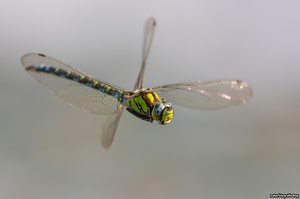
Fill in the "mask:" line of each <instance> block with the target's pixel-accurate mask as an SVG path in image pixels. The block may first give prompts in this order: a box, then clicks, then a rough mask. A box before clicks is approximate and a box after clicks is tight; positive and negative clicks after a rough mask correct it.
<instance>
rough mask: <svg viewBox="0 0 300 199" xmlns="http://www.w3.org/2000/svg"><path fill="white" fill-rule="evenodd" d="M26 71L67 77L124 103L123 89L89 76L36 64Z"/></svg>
mask: <svg viewBox="0 0 300 199" xmlns="http://www.w3.org/2000/svg"><path fill="white" fill-rule="evenodd" d="M26 70H28V71H34V72H41V73H46V74H49V75H55V76H59V77H61V78H65V79H69V80H71V81H75V82H78V83H80V84H83V85H86V86H88V87H91V88H93V89H96V90H99V91H100V92H102V93H105V94H108V95H111V96H113V97H114V98H116V99H117V100H118V101H119V102H120V103H121V104H123V103H125V101H126V99H127V98H126V97H125V95H124V91H122V90H120V89H116V88H114V87H113V86H111V85H109V84H107V83H104V82H101V81H98V80H95V79H93V78H90V77H88V76H86V75H81V74H80V75H79V74H76V73H75V72H72V71H66V70H63V69H61V68H56V67H53V66H48V65H37V66H29V67H27V68H26Z"/></svg>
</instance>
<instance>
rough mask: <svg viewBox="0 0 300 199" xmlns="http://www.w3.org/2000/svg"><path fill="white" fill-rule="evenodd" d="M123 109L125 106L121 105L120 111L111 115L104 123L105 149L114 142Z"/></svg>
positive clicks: (102, 139)
mask: <svg viewBox="0 0 300 199" xmlns="http://www.w3.org/2000/svg"><path fill="white" fill-rule="evenodd" d="M123 110H124V107H123V106H120V107H119V109H118V111H117V112H116V113H115V114H113V115H111V116H110V117H109V118H108V119H107V120H106V121H105V123H104V125H103V134H102V137H101V144H102V146H103V147H104V148H105V149H107V148H109V147H110V146H111V144H112V142H113V139H114V136H115V133H116V131H117V128H118V124H119V121H120V119H121V116H122V113H123Z"/></svg>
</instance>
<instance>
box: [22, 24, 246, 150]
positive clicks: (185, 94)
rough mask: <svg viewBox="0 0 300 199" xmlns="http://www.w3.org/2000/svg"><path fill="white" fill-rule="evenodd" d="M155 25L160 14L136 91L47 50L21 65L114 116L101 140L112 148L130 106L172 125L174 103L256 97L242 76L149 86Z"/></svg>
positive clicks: (202, 106)
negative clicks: (146, 78) (97, 76)
mask: <svg viewBox="0 0 300 199" xmlns="http://www.w3.org/2000/svg"><path fill="white" fill-rule="evenodd" d="M155 27H156V22H155V20H154V18H149V19H148V20H147V21H146V25H145V31H144V42H143V53H142V55H143V57H142V65H141V69H140V72H139V75H138V77H137V80H136V82H135V85H134V88H133V90H126V89H123V88H121V87H119V86H115V85H113V84H111V83H108V82H106V81H102V80H97V79H95V78H93V77H92V76H90V75H87V74H85V73H83V72H80V71H79V70H77V69H75V68H73V67H71V66H69V65H67V64H65V63H63V62H61V61H58V60H56V59H53V58H51V57H48V56H46V55H44V54H41V53H29V54H25V55H23V56H22V58H21V63H22V65H23V66H24V67H25V70H26V71H27V72H28V73H29V74H30V75H31V76H32V77H33V78H34V79H36V80H37V81H39V82H40V83H41V84H43V85H44V86H46V87H48V88H49V89H50V90H52V91H53V92H54V93H55V94H56V95H58V96H59V97H61V98H62V99H64V100H65V101H66V102H68V103H69V104H72V105H75V106H77V107H79V108H81V109H84V110H87V111H89V112H91V113H94V114H110V116H109V117H108V118H107V121H106V122H105V123H104V124H103V134H102V137H101V143H102V146H103V147H104V148H109V147H110V146H111V144H112V142H113V139H114V135H115V133H116V130H117V127H118V123H119V121H120V118H121V116H122V113H123V111H124V109H126V110H127V111H129V112H130V113H132V114H133V115H135V116H136V117H138V118H140V119H142V120H145V121H148V122H153V121H157V122H158V123H159V124H161V125H166V124H169V123H170V122H171V120H172V118H173V115H174V109H173V104H177V105H181V106H183V107H188V108H191V109H196V110H215V109H222V108H227V107H231V106H237V105H240V104H245V103H246V102H247V101H248V100H249V99H250V98H251V96H252V89H251V87H250V86H249V85H248V84H247V83H245V82H244V81H241V80H238V79H225V80H215V81H203V82H202V81H192V82H185V83H175V84H166V85H161V86H156V87H150V88H145V87H144V86H143V79H144V73H145V69H146V65H147V60H148V56H149V52H150V49H151V45H152V41H153V37H154V33H155Z"/></svg>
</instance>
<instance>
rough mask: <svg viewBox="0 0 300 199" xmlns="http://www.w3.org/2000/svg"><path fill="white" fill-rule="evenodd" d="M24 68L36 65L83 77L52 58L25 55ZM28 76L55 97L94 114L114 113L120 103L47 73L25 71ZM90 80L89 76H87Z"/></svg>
mask: <svg viewBox="0 0 300 199" xmlns="http://www.w3.org/2000/svg"><path fill="white" fill-rule="evenodd" d="M21 61H22V64H23V65H24V67H25V68H28V67H30V66H37V65H49V66H52V67H56V68H60V69H64V70H66V71H71V72H74V73H76V74H80V75H84V76H86V75H85V74H83V73H82V72H80V71H78V70H76V69H74V68H72V67H70V66H68V65H66V64H64V63H62V62H60V61H57V60H55V59H53V58H50V57H46V56H44V55H43V56H41V55H39V54H34V53H33V54H27V55H24V56H23V57H22V59H21ZM27 72H28V73H30V75H31V76H32V77H33V78H34V79H36V80H38V81H39V82H40V83H41V84H43V85H44V86H46V87H48V88H49V89H50V90H52V91H53V92H54V93H55V94H56V95H58V96H59V97H61V98H62V99H64V100H65V101H66V102H68V103H70V104H72V105H75V106H77V107H79V108H81V109H84V110H87V111H89V112H91V113H94V114H109V113H115V112H116V111H117V109H118V106H119V105H120V103H119V102H118V100H117V99H115V98H114V97H112V96H110V95H107V94H104V93H102V92H100V91H99V90H96V89H94V88H91V87H88V86H86V85H84V84H81V83H79V82H76V81H73V80H69V79H66V78H62V77H60V76H55V75H52V74H48V73H42V72H36V71H34V70H27ZM88 77H89V78H90V76H88Z"/></svg>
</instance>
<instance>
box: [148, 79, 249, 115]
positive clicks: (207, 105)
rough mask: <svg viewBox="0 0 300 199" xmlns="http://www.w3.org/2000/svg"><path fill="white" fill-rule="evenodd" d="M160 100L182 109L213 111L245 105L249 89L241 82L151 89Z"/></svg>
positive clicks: (207, 82)
mask: <svg viewBox="0 0 300 199" xmlns="http://www.w3.org/2000/svg"><path fill="white" fill-rule="evenodd" d="M153 89H154V90H155V91H156V92H158V94H159V95H161V97H162V98H164V99H166V100H168V101H170V102H171V103H175V104H178V105H181V106H184V107H188V108H192V109H199V110H215V109H222V108H227V107H231V106H237V105H240V104H245V103H246V102H247V101H248V100H249V99H250V98H251V96H252V89H251V87H250V86H249V85H248V84H247V83H245V82H243V81H241V80H218V81H206V82H200V81H195V82H190V83H177V84H169V85H164V86H158V87H155V88H153Z"/></svg>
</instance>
